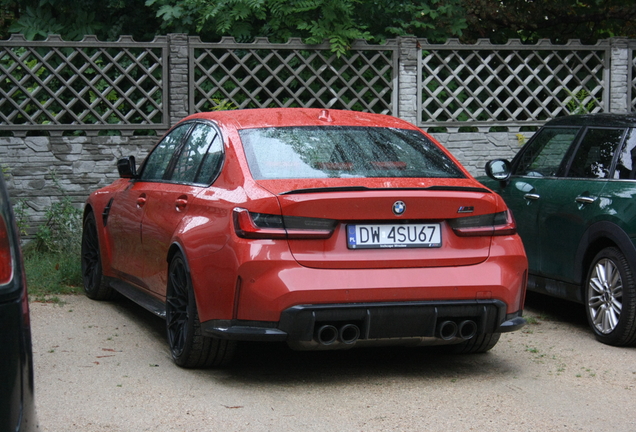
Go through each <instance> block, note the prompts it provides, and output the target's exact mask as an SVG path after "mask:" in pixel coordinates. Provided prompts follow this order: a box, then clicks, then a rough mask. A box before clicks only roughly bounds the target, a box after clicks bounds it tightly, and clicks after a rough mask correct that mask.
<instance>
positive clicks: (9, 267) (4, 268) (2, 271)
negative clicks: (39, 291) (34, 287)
mask: <svg viewBox="0 0 636 432" xmlns="http://www.w3.org/2000/svg"><path fill="white" fill-rule="evenodd" d="M12 255H13V254H12V253H11V239H10V238H9V232H8V231H7V224H6V222H5V220H4V218H3V217H2V216H1V215H0V285H4V284H7V283H9V282H10V281H11V278H12V277H13V258H12Z"/></svg>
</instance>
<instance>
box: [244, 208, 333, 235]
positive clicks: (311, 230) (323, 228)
mask: <svg viewBox="0 0 636 432" xmlns="http://www.w3.org/2000/svg"><path fill="white" fill-rule="evenodd" d="M336 224H337V222H336V221H335V220H331V219H320V218H307V217H297V216H280V215H273V214H265V213H252V212H250V211H248V210H247V209H244V208H235V209H234V231H235V232H236V235H238V236H239V237H242V238H251V239H285V238H288V239H325V238H329V237H331V235H332V234H333V231H334V229H335V227H336Z"/></svg>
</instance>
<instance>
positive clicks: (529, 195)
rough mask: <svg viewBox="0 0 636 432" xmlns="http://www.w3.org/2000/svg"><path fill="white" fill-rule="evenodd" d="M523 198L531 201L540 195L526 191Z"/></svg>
mask: <svg viewBox="0 0 636 432" xmlns="http://www.w3.org/2000/svg"><path fill="white" fill-rule="evenodd" d="M523 197H524V198H525V199H527V200H532V201H536V200H538V199H539V198H541V195H539V194H534V193H527V194H525V195H524V196H523Z"/></svg>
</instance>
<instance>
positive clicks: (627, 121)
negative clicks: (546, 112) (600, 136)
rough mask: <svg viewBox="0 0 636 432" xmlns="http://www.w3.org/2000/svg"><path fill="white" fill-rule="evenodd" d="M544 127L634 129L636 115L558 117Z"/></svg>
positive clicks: (604, 114)
mask: <svg viewBox="0 0 636 432" xmlns="http://www.w3.org/2000/svg"><path fill="white" fill-rule="evenodd" d="M545 126H620V127H636V114H616V113H599V114H583V115H571V116H564V117H558V118H555V119H554V120H550V121H549V122H547V123H546V124H545Z"/></svg>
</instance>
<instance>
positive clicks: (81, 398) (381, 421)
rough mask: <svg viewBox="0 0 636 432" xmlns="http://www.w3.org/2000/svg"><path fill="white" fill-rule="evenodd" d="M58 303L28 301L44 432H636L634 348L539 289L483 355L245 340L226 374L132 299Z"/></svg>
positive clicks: (580, 311)
mask: <svg viewBox="0 0 636 432" xmlns="http://www.w3.org/2000/svg"><path fill="white" fill-rule="evenodd" d="M62 300H63V304H62V305H61V306H60V305H56V304H46V303H32V304H31V320H32V326H33V327H32V331H33V339H34V360H35V383H36V403H37V410H38V416H39V420H40V429H41V430H44V431H85V432H91V431H109V432H110V431H126V432H128V431H158V432H162V431H188V432H190V431H221V430H222V431H224V432H230V431H303V432H304V431H321V432H322V431H424V430H426V431H481V432H487V431H507V432H514V431H553V432H556V431H597V432H603V431H612V432H620V431H634V430H636V420H634V417H635V414H634V412H633V411H634V408H636V402H635V401H634V400H635V399H636V397H635V395H636V349H634V348H615V347H609V346H605V345H602V344H600V343H598V342H596V341H595V340H594V338H593V336H592V334H591V332H590V331H589V330H588V329H587V323H586V322H585V317H584V315H583V309H582V307H581V306H577V305H574V304H570V303H565V302H559V301H554V300H552V299H547V298H543V297H540V296H530V297H529V300H528V304H527V307H526V317H529V318H530V321H531V324H530V325H529V326H527V327H526V328H524V330H522V331H519V332H515V333H509V334H504V335H503V336H502V338H501V340H500V342H499V344H498V345H497V346H496V347H495V348H494V349H493V350H492V351H491V352H489V353H487V354H481V355H467V356H450V355H441V354H435V353H432V352H431V351H430V350H425V349H404V348H383V349H358V350H350V351H341V352H294V351H291V350H289V349H287V347H286V346H285V345H278V344H269V345H265V344H250V345H244V346H243V347H242V348H241V350H240V351H239V353H238V357H237V359H236V361H235V362H234V364H233V365H232V366H231V367H230V368H226V369H221V370H185V369H180V368H179V367H177V366H175V365H173V363H172V361H171V359H170V355H169V352H168V349H167V344H166V341H165V337H164V329H163V322H162V321H161V320H160V319H158V318H156V317H154V316H153V315H151V314H149V313H147V312H146V311H144V310H143V309H141V308H139V307H137V306H136V305H134V304H132V303H130V302H129V301H127V300H123V299H122V300H119V301H117V302H113V303H105V302H94V301H91V300H88V299H86V298H85V297H83V296H69V297H63V298H62Z"/></svg>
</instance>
